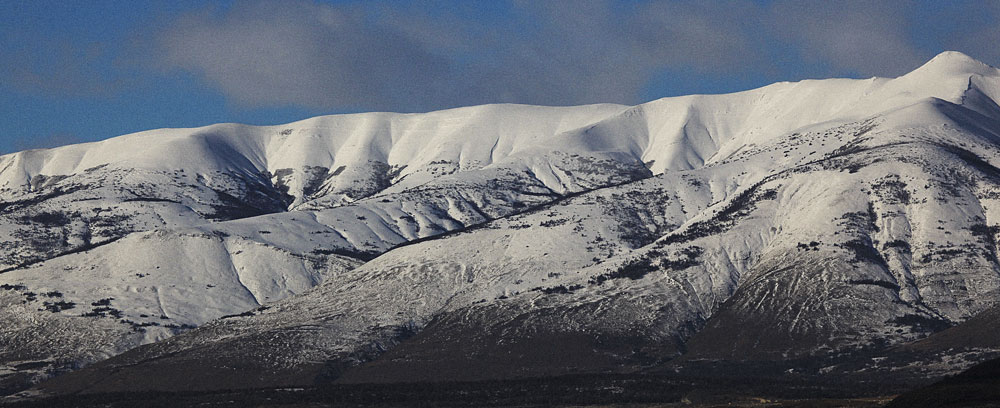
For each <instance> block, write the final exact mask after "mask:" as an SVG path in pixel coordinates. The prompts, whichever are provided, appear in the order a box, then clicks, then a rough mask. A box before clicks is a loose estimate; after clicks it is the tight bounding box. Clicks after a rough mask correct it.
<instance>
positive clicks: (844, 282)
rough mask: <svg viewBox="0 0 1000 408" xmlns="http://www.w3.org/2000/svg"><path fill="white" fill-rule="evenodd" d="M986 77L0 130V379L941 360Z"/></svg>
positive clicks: (988, 277)
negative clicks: (297, 118)
mask: <svg viewBox="0 0 1000 408" xmlns="http://www.w3.org/2000/svg"><path fill="white" fill-rule="evenodd" d="M997 101H1000V71H998V70H997V69H996V68H993V67H990V66H987V65H985V64H982V63H980V62H978V61H975V60H973V59H971V58H969V57H967V56H965V55H962V54H960V53H955V52H946V53H942V54H940V55H938V56H937V57H935V58H934V59H933V60H931V61H930V62H928V63H927V64H925V65H923V66H921V67H919V68H918V69H916V70H914V71H913V72H911V73H908V74H906V75H904V76H901V77H898V78H892V79H887V78H872V79H867V80H850V79H830V80H809V81H801V82H796V83H777V84H773V85H770V86H766V87H763V88H759V89H755V90H750V91H745V92H739V93H734V94H726V95H694V96H685V97H676V98H665V99H661V100H657V101H653V102H649V103H645V104H642V105H638V106H631V107H629V106H619V105H591V106H580V107H564V108H553V107H537V106H521V105H486V106H477V107H469V108H459V109H452V110H446V111H439V112H431V113H426V114H389V113H371V114H355V115H337V116H327V117H319V118H313V119H308V120H304V121H301V122H295V123H291V124H288V125H283V126H271V127H253V126H243V125H232V124H225V125H215V126H209V127H205V128H199V129H167V130H157V131H150V132H143V133H138V134H133V135H126V136H121V137H117V138H113V139H109V140H106V141H103V142H97V143H89V144H81V145H73V146H66V147H61V148H56V149H48V150H34V151H26V152H20V153H15V154H12V155H7V156H3V157H0V186H2V190H0V196H2V199H3V202H2V206H3V207H2V209H0V219H2V221H0V249H2V252H0V260H2V262H3V263H4V266H5V267H6V270H5V272H3V273H0V283H2V284H3V286H2V288H3V290H2V291H0V319H2V320H3V322H4V323H5V324H4V325H3V327H2V328H0V342H2V343H4V344H6V345H7V347H5V348H4V349H3V350H0V364H2V365H3V367H0V370H2V371H0V376H2V377H0V381H2V384H3V385H4V386H5V387H7V389H8V390H10V391H16V390H19V389H21V388H24V387H25V386H27V385H30V384H32V383H34V382H36V381H38V380H41V379H43V378H45V377H48V376H51V375H52V374H54V373H59V372H62V371H69V370H76V369H78V368H80V367H81V366H84V365H88V364H92V363H95V362H97V361H100V360H104V359H106V358H108V357H111V356H114V355H118V356H117V357H113V358H110V359H108V360H106V361H102V362H100V363H97V364H93V365H90V366H89V367H87V368H84V369H81V370H78V371H76V372H74V373H70V374H66V375H63V376H59V377H56V378H55V379H53V380H51V381H48V382H45V383H42V384H41V385H40V386H39V387H40V388H36V389H35V391H34V392H41V393H63V392H79V391H84V392H101V391H122V390H137V389H164V390H193V389H223V388H240V387H274V386H286V385H301V384H314V383H317V382H324V381H340V382H382V381H417V380H427V379H444V380H458V379H462V380H468V379H497V378H517V377H533V376H548V375H561V374H567V373H581V372H658V371H663V370H669V371H677V372H686V371H685V370H687V372H699V373H700V372H702V371H700V370H704V369H705V368H706V367H709V368H710V367H714V366H717V365H719V364H731V365H742V366H747V367H750V366H752V367H756V368H759V367H761V366H767V367H774V369H775V370H778V371H779V372H785V370H787V369H789V368H790V367H792V366H794V367H796V368H795V369H798V370H800V371H799V372H798V374H801V375H806V376H822V375H828V374H837V375H844V374H845V373H846V374H849V375H853V374H858V373H869V374H870V373H873V372H874V373H878V372H896V371H899V370H903V371H906V370H909V371H906V372H907V373H918V372H920V373H923V374H912V375H914V376H917V377H919V376H920V375H924V376H925V377H927V378H931V377H933V376H937V375H941V374H944V373H950V372H954V371H956V370H960V369H962V368H965V367H967V366H969V365H971V364H973V363H975V362H977V361H980V360H981V359H983V358H986V357H988V356H991V355H994V354H996V353H997V352H998V351H1000V348H997V347H995V344H997V343H996V342H995V341H994V342H993V343H990V342H989V341H986V340H984V341H985V343H976V344H979V345H978V346H970V345H966V346H964V348H961V349H960V350H959V349H955V348H952V349H951V350H950V351H949V348H948V347H944V346H938V347H936V348H933V351H927V350H930V349H927V348H926V347H925V348H924V349H920V348H919V347H918V346H916V344H918V343H919V342H920V341H924V342H925V343H920V344H930V343H926V342H927V341H929V340H930V339H948V338H954V337H956V336H954V335H950V336H951V337H948V336H949V335H946V333H948V331H949V330H952V331H954V330H967V331H968V330H972V329H960V328H962V327H979V326H981V325H982V324H983V323H981V322H980V320H982V318H979V320H977V316H980V315H982V314H983V313H995V311H994V309H993V308H995V307H996V306H997V304H998V303H1000V261H998V256H997V250H998V248H997V233H998V232H1000V222H998V221H997V220H998V219H1000V212H998V211H1000V168H998V167H996V166H997V165H1000V106H998V105H997ZM977 322H979V323H977ZM976 325H979V326H976ZM952 326H955V327H952ZM949 327H951V329H948V328H949ZM945 329H947V330H945ZM972 331H973V332H976V331H975V330H972ZM939 332H940V333H939ZM985 332H986V333H985V334H982V335H981V336H983V337H987V338H989V337H990V336H991V335H992V336H996V337H998V338H1000V335H997V334H990V333H989V331H985ZM936 333H937V334H936ZM935 336H937V337H935ZM958 337H960V336H958ZM936 341H938V342H939V343H941V344H953V343H950V342H948V341H945V340H936ZM915 342H917V343H915ZM147 343H152V344H147ZM932 343H933V342H932ZM142 344H147V345H145V346H142V347H138V348H136V346H139V345H142ZM934 344H937V343H934ZM982 344H986V346H983V345H982ZM988 344H993V345H994V346H992V347H991V346H988ZM911 346H912V347H917V348H916V349H913V348H911V349H906V347H911ZM901 347H902V349H901ZM917 349H920V350H924V351H923V352H920V353H918V352H915V351H912V350H917ZM127 350H131V351H127ZM900 350H903V351H900ZM126 351H127V352H126ZM122 353H124V354H122ZM119 354H120V355H119ZM872 355H879V356H881V357H878V358H876V359H871V356H872ZM860 356H864V358H865V359H867V360H864V359H861V360H859V359H858V358H859V357H860ZM915 356H918V357H915ZM802 361H810V362H811V363H810V364H811V366H810V367H812V366H815V367H813V368H800V367H801V362H802ZM858 361H862V362H861V363H859V362H858ZM863 361H869V362H871V361H875V363H871V364H869V363H864V362H863ZM879 361H885V362H886V363H884V364H879V363H878V362H879ZM793 362H794V363H793ZM233 367H237V369H235V370H234V369H233ZM901 367H903V368H901ZM880 370H881V371H880ZM894 370H895V371H894ZM920 370H924V371H920ZM869 374H866V375H869ZM907 375H910V374H907ZM154 379H155V381H154Z"/></svg>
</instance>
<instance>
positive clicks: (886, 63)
mask: <svg viewBox="0 0 1000 408" xmlns="http://www.w3.org/2000/svg"><path fill="white" fill-rule="evenodd" d="M908 8H910V6H909V2H906V1H892V2H889V1H838V2H824V3H816V2H799V1H784V2H780V3H776V4H775V5H774V7H773V8H772V9H771V10H770V15H769V16H768V17H767V18H768V19H769V21H770V22H771V25H772V27H774V28H775V32H776V33H777V34H778V37H779V38H782V39H783V40H784V41H788V42H790V43H793V44H795V45H796V46H797V47H796V48H798V49H799V50H800V53H801V55H802V56H803V57H804V58H806V59H808V60H811V61H814V62H821V63H825V64H828V65H829V66H830V67H831V68H832V71H833V72H844V71H849V72H856V73H858V74H861V75H865V76H872V75H878V76H896V75H900V74H903V73H906V72H908V71H910V70H912V69H913V68H915V67H917V66H919V65H920V63H922V62H926V60H927V58H929V56H928V55H926V54H925V53H921V52H919V51H918V50H917V49H916V47H915V46H914V45H913V44H912V42H911V41H910V38H909V37H908V34H907V31H906V30H907V28H908V24H909V21H908V20H907V18H906V16H905V15H904V14H903V13H904V11H905V10H907V9H908Z"/></svg>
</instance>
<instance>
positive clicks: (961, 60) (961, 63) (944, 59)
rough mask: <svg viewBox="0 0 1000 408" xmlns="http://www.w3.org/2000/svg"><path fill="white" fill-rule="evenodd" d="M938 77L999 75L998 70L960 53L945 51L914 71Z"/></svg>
mask: <svg viewBox="0 0 1000 408" xmlns="http://www.w3.org/2000/svg"><path fill="white" fill-rule="evenodd" d="M913 72H914V73H916V72H926V73H932V74H936V75H962V76H964V75H970V74H979V75H998V70H997V69H996V68H994V67H992V66H990V65H987V64H984V63H982V62H980V61H978V60H976V59H975V58H972V57H970V56H968V55H965V54H964V53H961V52H958V51H944V52H942V53H940V54H938V55H936V56H935V57H934V58H931V60H930V61H927V63H925V64H924V65H921V66H920V68H917V69H916V70H914V71H913Z"/></svg>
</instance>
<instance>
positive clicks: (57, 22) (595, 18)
mask: <svg viewBox="0 0 1000 408" xmlns="http://www.w3.org/2000/svg"><path fill="white" fill-rule="evenodd" d="M997 44H1000V0H978V1H960V0H953V1H931V0H928V1H903V0H880V1H806V0H794V1H638V0H621V1H609V0H608V1H606V0H592V1H590V0H573V1H546V0H526V1H520V0H510V1H507V0H456V1H443V0H442V1H377V0H374V1H373V0H369V1H333V0H331V1H316V0H282V1H263V0H246V1H216V2H208V1H201V0H199V1H192V0H156V1H154V0H121V1H110V0H88V1H65V0H0V153H8V152H14V151H19V150H24V149H31V148H45V147H54V146H59V145H64V144H70V143H79V142H88V141H97V140H102V139H106V138H109V137H113V136H117V135H122V134H127V133H132V132H137V131H142V130H149V129H155V128H163V127H196V126H204V125H208V124H212V123H220V122H239V123H249V124H257V125H267V124H281V123H287V122H292V121H295V120H300V119H305V118H308V117H312V116H317V115H325V114H337V113H353V112H366V111H394V112H426V111H431V110H438V109H447V108H453V107H458V106H467V105H476V104H485V103H524V104H536V105H579V104H588V103H604V102H610V103H621V104H638V103H641V102H645V101H649V100H653V99H658V98H662V97H668V96H677V95H686V94H692V93H726V92H736V91H741V90H746V89H752V88H756V87H760V86H764V85H767V84H770V83H773V82H778V81H796V80H801V79H808V78H828V77H850V78H868V77H872V76H881V77H895V76H899V75H902V74H904V73H906V72H909V71H911V70H913V69H914V68H916V67H918V66H920V65H921V64H922V63H924V62H926V61H927V60H929V59H930V58H932V57H933V56H934V55H936V54H938V53H939V52H941V51H945V50H955V51H961V52H964V53H966V54H968V55H970V56H972V57H973V58H976V59H978V60H980V61H983V62H985V63H987V64H990V65H994V66H998V65H1000V47H998V46H997Z"/></svg>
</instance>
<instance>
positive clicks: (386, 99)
mask: <svg viewBox="0 0 1000 408" xmlns="http://www.w3.org/2000/svg"><path fill="white" fill-rule="evenodd" d="M159 45H160V47H161V48H160V50H158V51H160V52H161V54H160V61H161V62H162V63H164V64H165V66H166V67H168V68H177V69H183V70H189V71H193V72H196V73H199V74H201V75H203V76H204V78H205V79H206V80H207V81H208V82H209V83H212V84H214V85H216V86H218V87H219V88H220V89H221V90H222V91H223V92H224V93H225V94H226V95H228V96H230V97H231V98H233V99H235V101H236V102H238V103H240V104H244V105H249V106H262V105H274V104H298V105H304V106H310V107H332V106H338V107H366V108H387V107H391V106H401V105H405V104H407V103H408V101H410V100H413V99H415V98H419V97H420V96H426V95H425V94H426V93H427V92H428V91H430V90H431V89H433V87H434V86H443V85H444V84H443V83H442V81H443V80H444V78H445V76H444V73H446V72H447V71H448V63H449V62H448V61H447V60H446V59H444V58H442V57H440V56H437V55H434V54H433V53H431V52H429V51H428V50H427V49H426V48H424V47H423V46H422V45H421V44H420V43H418V42H417V41H415V40H414V39H413V38H412V37H408V36H404V35H401V34H400V33H399V32H396V31H393V30H387V29H384V28H382V27H379V26H377V25H374V24H371V23H369V22H368V21H367V20H366V16H365V15H364V14H362V13H361V12H360V11H357V10H351V9H345V8H334V7H330V6H323V5H317V4H314V3H309V2H305V1H289V2H252V3H250V2H247V3H243V2H240V3H236V4H235V5H234V6H233V8H232V9H231V10H229V11H227V12H225V13H222V14H221V15H219V13H217V12H213V11H202V12H198V13H194V14H189V15H186V16H183V17H182V18H180V19H179V20H177V21H176V22H174V24H172V25H171V26H169V27H168V28H167V29H166V30H164V31H163V32H162V33H161V36H160V44H159Z"/></svg>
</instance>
